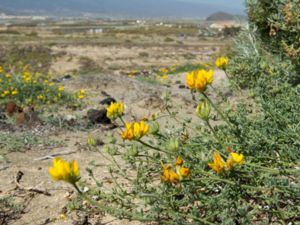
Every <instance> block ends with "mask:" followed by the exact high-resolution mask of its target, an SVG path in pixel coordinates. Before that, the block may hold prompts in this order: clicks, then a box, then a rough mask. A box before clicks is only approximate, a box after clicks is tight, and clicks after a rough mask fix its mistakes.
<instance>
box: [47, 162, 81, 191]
mask: <svg viewBox="0 0 300 225" xmlns="http://www.w3.org/2000/svg"><path fill="white" fill-rule="evenodd" d="M48 172H49V174H50V175H51V177H52V179H53V180H55V181H65V182H68V183H70V184H73V185H74V184H75V183H76V182H77V181H79V179H80V170H79V167H78V164H77V162H76V160H73V161H72V162H67V161H64V160H63V159H61V158H59V157H57V158H55V159H54V160H53V167H49V169H48Z"/></svg>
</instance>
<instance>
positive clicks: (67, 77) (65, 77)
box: [62, 74, 72, 81]
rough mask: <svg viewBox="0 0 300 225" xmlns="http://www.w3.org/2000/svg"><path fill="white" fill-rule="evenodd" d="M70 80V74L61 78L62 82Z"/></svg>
mask: <svg viewBox="0 0 300 225" xmlns="http://www.w3.org/2000/svg"><path fill="white" fill-rule="evenodd" d="M71 78H72V76H71V75H70V74H66V75H65V76H63V77H62V80H63V81H64V80H69V79H71Z"/></svg>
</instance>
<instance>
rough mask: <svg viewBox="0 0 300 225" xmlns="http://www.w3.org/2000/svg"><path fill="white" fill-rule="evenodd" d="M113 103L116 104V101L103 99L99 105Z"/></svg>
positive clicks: (108, 98) (110, 98) (109, 98)
mask: <svg viewBox="0 0 300 225" xmlns="http://www.w3.org/2000/svg"><path fill="white" fill-rule="evenodd" d="M113 102H116V99H114V98H112V97H107V98H105V99H103V100H102V101H100V104H101V105H110V104H111V103H113Z"/></svg>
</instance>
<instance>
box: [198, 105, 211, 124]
mask: <svg viewBox="0 0 300 225" xmlns="http://www.w3.org/2000/svg"><path fill="white" fill-rule="evenodd" d="M196 114H197V116H199V117H200V118H201V119H203V120H204V121H208V120H209V115H210V106H209V104H208V102H207V101H203V102H200V103H199V104H198V106H197V108H196Z"/></svg>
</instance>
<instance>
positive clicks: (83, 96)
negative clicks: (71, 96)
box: [78, 89, 86, 100]
mask: <svg viewBox="0 0 300 225" xmlns="http://www.w3.org/2000/svg"><path fill="white" fill-rule="evenodd" d="M85 97H86V91H85V90H84V89H81V90H80V91H79V93H78V99H79V100H83V99H85Z"/></svg>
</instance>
